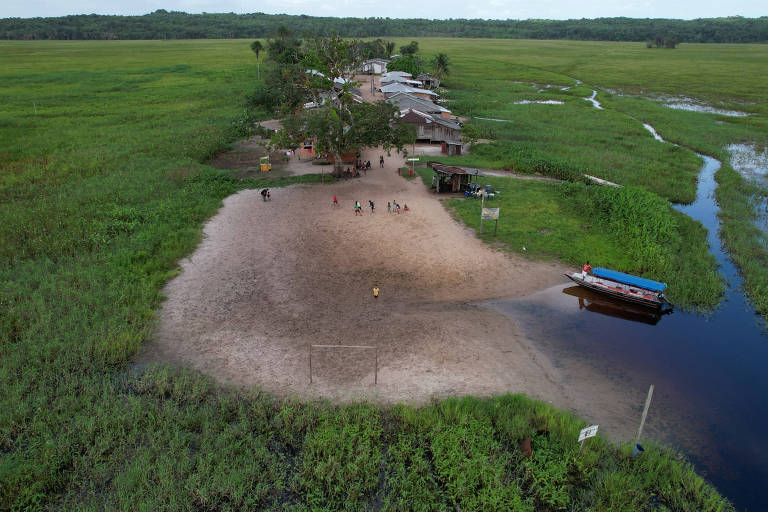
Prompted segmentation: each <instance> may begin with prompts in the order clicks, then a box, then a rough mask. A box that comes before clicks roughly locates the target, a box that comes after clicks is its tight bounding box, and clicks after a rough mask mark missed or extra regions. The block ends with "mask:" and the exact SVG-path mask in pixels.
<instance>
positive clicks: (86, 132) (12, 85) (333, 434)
mask: <svg viewBox="0 0 768 512" xmlns="http://www.w3.org/2000/svg"><path fill="white" fill-rule="evenodd" d="M451 44H455V43H453V42H452V43H451ZM462 44H467V45H468V49H466V50H462V52H459V51H458V49H459V48H460V46H455V47H454V49H452V50H446V53H448V54H449V55H451V59H452V63H453V65H454V72H453V73H452V76H460V75H462V74H463V73H466V71H464V70H467V69H468V68H469V67H470V66H469V63H468V59H467V56H468V55H469V54H470V53H471V52H472V51H476V49H477V48H478V46H477V45H484V44H487V42H474V41H470V42H467V41H462ZM507 44H509V43H507ZM527 44H529V45H530V44H531V43H527ZM427 45H429V46H431V47H432V48H438V47H440V48H442V47H443V43H441V42H438V41H428V42H424V43H423V46H422V47H426V46H427ZM549 47H550V43H541V47H540V49H539V51H540V53H541V54H542V55H546V54H547V53H548V52H549ZM471 48H474V50H472V49H471ZM534 50H535V48H534V47H532V46H528V47H527V48H526V52H527V53H528V54H529V55H528V56H527V57H526V58H531V59H532V58H534V55H533V53H534ZM518 51H519V49H518V48H515V47H514V46H510V47H508V48H507V49H506V50H505V53H504V54H505V55H508V54H513V53H516V52H518ZM587 53H588V52H587ZM654 53H656V52H654ZM484 54H487V52H484ZM656 54H657V55H658V53H656ZM462 55H463V57H462ZM0 63H2V66H1V67H0V76H1V77H2V83H3V84H4V85H3V87H2V89H0V100H2V103H3V105H4V107H5V114H6V115H5V117H4V118H3V119H2V121H0V157H1V158H0V166H1V167H0V197H2V201H0V218H2V219H3V222H2V223H1V224H0V240H1V241H2V243H1V244H0V248H1V250H0V305H1V306H2V315H0V384H1V386H2V389H3V393H1V394H0V410H2V411H3V414H1V415H0V509H2V510H39V509H49V510H71V509H74V508H78V509H82V510H97V509H98V510H101V509H104V508H114V509H126V510H127V509H131V510H156V509H164V510H186V509H192V508H199V509H233V510H234V509H249V510H250V509H257V508H266V509H269V508H271V509H283V510H285V509H287V510H309V509H313V508H316V506H317V505H319V504H323V506H325V507H326V508H327V509H329V510H345V509H346V510H359V509H365V508H373V507H376V508H380V509H386V510H400V509H402V508H403V506H404V504H403V500H405V499H407V500H408V502H407V503H408V504H409V506H410V507H412V508H414V509H425V510H427V509H429V510H431V509H435V510H442V509H456V508H458V507H460V508H461V509H462V510H534V509H535V510H563V509H568V508H570V509H581V510H637V509H642V508H644V507H659V508H666V509H669V510H730V509H731V506H730V504H729V503H728V502H727V501H726V500H725V499H723V498H722V497H721V496H720V495H718V493H717V492H716V491H715V490H714V489H713V488H712V487H711V486H710V485H709V484H707V483H706V482H705V481H704V480H703V479H702V478H701V477H699V476H697V475H696V474H695V473H694V472H693V470H692V469H691V467H690V466H689V465H687V464H686V463H685V462H684V461H683V460H681V457H680V456H678V455H676V454H674V453H670V452H668V451H666V450H664V449H663V448H659V447H654V448H651V449H646V452H645V454H644V455H643V456H642V457H641V458H633V457H631V456H630V454H629V449H628V447H616V446H613V445H611V444H609V443H607V442H605V441H604V440H602V439H601V438H599V437H598V438H596V439H593V440H591V441H589V444H588V445H587V448H585V452H584V453H583V454H582V455H581V456H579V455H578V453H577V452H578V447H577V443H576V442H575V439H576V436H577V435H578V430H579V429H580V428H581V427H583V426H584V423H583V422H581V421H579V420H577V419H574V418H572V417H570V416H569V415H567V414H564V413H561V412H558V411H555V410H554V409H552V408H551V407H549V406H547V405H545V404H541V403H537V402H533V401H531V400H528V399H526V398H524V397H520V396H502V397H497V398H491V399H474V398H466V399H450V400H445V401H440V402H436V403H434V404H431V405H428V406H425V407H422V408H413V407H406V406H402V407H394V408H382V407H379V406H374V405H368V404H357V405H344V406H334V405H331V404H328V403H303V402H297V401H294V400H290V399H286V400H278V399H276V398H274V397H269V396H266V395H264V394H262V393H259V392H258V391H256V390H250V391H235V390H232V389H228V388H221V387H217V386H216V385H214V384H213V383H212V382H211V381H210V380H209V379H208V378H206V377H203V376H201V375H200V374H199V373H196V372H192V371H178V370H172V369H168V368H165V367H158V366H150V367H144V366H137V365H134V364H132V363H131V357H132V356H133V355H134V354H135V353H136V352H137V351H138V350H139V347H140V345H141V344H142V343H143V342H145V341H147V339H148V338H149V337H150V336H151V332H152V328H153V319H154V314H155V310H156V309H157V307H158V305H159V303H160V301H161V300H162V294H161V293H162V292H161V290H162V287H163V285H164V284H165V282H166V280H167V279H168V278H169V277H170V276H172V275H173V274H174V272H175V271H176V269H177V262H178V260H179V259H180V258H182V257H184V256H185V255H188V254H189V253H190V252H191V251H192V249H193V248H194V246H195V245H196V244H197V243H198V241H199V239H200V234H201V231H200V230H201V226H202V223H203V222H204V221H205V220H206V219H207V218H209V217H210V216H211V215H212V214H213V213H214V212H215V211H216V210H217V208H218V207H219V206H220V204H221V200H222V199H223V198H224V197H226V196H227V195H229V194H232V193H233V192H235V191H237V190H239V189H242V188H245V187H261V186H264V185H269V186H278V185H280V184H286V183H290V182H292V181H293V180H315V179H316V178H315V177H312V176H310V177H300V178H286V179H283V180H280V181H279V182H267V181H260V180H240V179H236V178H235V177H234V176H233V175H232V174H231V173H229V172H226V171H219V170H215V169H213V168H211V167H210V166H208V165H206V164H205V163H203V162H205V161H207V160H208V159H209V158H210V157H211V156H213V155H215V154H217V153H218V152H220V151H221V150H223V149H225V148H226V147H228V143H229V142H231V141H232V140H234V139H235V138H236V137H239V136H241V135H242V133H243V131H242V130H241V128H242V123H241V122H240V121H241V120H243V119H250V118H252V117H253V116H254V115H258V112H255V113H254V112H251V113H248V115H247V116H244V111H243V107H242V106H241V105H242V103H243V100H244V97H245V95H246V93H248V92H250V91H251V90H252V88H253V84H254V83H255V82H256V73H257V72H256V67H255V66H254V65H253V64H254V56H253V53H252V52H251V50H250V47H249V41H195V42H190V41H178V42H167V41H152V42H135V41H131V42H109V43H97V42H25V43H18V42H2V43H0ZM474 65H477V63H475V64H474ZM462 66H463V68H464V70H462V69H461V68H462ZM521 69H522V68H521ZM531 76H538V77H542V78H543V77H545V76H546V77H547V78H550V77H552V76H559V75H557V73H552V72H543V71H532V72H531ZM531 76H529V77H528V78H531ZM457 89H458V87H457ZM584 92H586V91H582V93H584ZM574 94H575V93H574ZM575 100H578V101H582V100H581V99H579V97H578V96H574V97H573V98H571V99H569V102H571V103H575V104H574V107H575V105H576V104H578V105H579V106H580V107H582V108H585V109H588V108H589V104H588V103H586V102H583V105H582V104H581V103H576V102H575ZM537 107H539V106H537ZM540 107H541V108H561V107H562V106H550V105H541V106H540ZM755 108H758V107H755ZM760 108H762V107H760ZM615 122H616V123H619V120H618V119H616V120H615ZM744 122H746V123H752V122H759V121H756V120H755V119H751V118H746V121H744ZM626 126H627V127H628V128H627V131H628V132H629V131H630V130H634V128H631V129H630V128H629V126H630V125H629V123H627V125H626ZM739 126H740V125H739ZM662 128H663V127H662ZM543 129H544V128H540V127H539V128H531V129H530V130H531V133H539V131H540V130H543ZM640 134H641V132H640V131H637V132H636V133H633V134H629V135H628V137H629V139H628V140H630V141H636V142H637V143H638V144H640V142H639V141H640ZM664 135H665V136H668V137H669V135H667V134H666V133H664ZM606 136H607V135H606ZM643 144H644V143H643ZM543 147H550V148H551V147H555V146H554V144H553V145H552V146H542V148H543ZM589 148H591V149H589V150H590V151H597V150H596V149H594V148H592V147H591V146H589ZM541 151H543V149H541ZM680 153H681V154H682V155H684V156H681V160H682V162H683V163H681V164H680V165H677V166H675V167H674V173H676V174H675V175H676V176H679V177H681V179H680V183H679V184H677V185H675V191H674V192H670V195H665V194H662V196H663V197H673V195H672V194H673V193H674V194H680V195H681V197H682V196H684V194H685V193H687V192H686V190H687V188H686V187H688V186H691V185H690V184H691V183H692V180H689V181H690V183H689V184H688V185H686V183H687V182H686V178H687V177H688V175H690V176H693V175H694V172H695V169H694V167H695V166H694V165H693V163H694V160H693V159H692V158H691V157H690V156H685V155H687V153H686V152H685V151H681V152H680ZM542 154H543V153H542ZM657 156H658V159H659V160H660V161H662V160H663V159H664V157H663V156H661V154H658V155H657ZM566 157H567V154H561V155H554V157H553V158H559V159H561V161H563V162H565V161H567V158H566ZM600 169H603V170H605V172H608V170H609V169H610V167H609V166H608V165H604V166H603V167H601V168H599V169H598V170H600ZM625 170H626V169H625ZM670 182H671V183H677V182H675V181H674V180H671V181H670ZM637 185H638V186H639V187H640V188H637V189H630V188H627V189H626V190H627V191H626V192H622V193H626V194H635V195H638V196H642V197H643V198H644V200H646V201H648V202H650V203H652V204H655V203H654V202H657V201H660V199H659V197H662V196H658V197H657V196H656V195H653V194H652V192H649V191H648V190H651V191H653V190H655V189H653V188H652V186H651V185H650V184H648V183H644V182H642V181H640V182H638V183H637ZM320 186H322V185H320ZM525 191H526V189H525V188H520V189H519V192H520V197H521V200H522V198H525V197H526V196H528V195H531V196H534V197H535V195H536V194H538V195H539V197H541V198H543V199H542V200H547V199H548V198H549V199H551V200H552V201H557V204H555V206H553V208H561V205H564V207H565V209H563V210H561V211H564V212H566V213H567V214H568V215H567V216H564V217H563V222H566V221H569V222H570V221H573V220H574V219H577V221H576V223H575V224H574V223H573V222H571V224H570V225H569V226H567V229H573V230H577V229H580V226H579V225H578V219H580V218H581V217H580V216H582V217H583V216H585V215H586V216H587V217H589V216H592V217H594V219H595V222H596V223H597V222H601V223H607V222H610V220H609V219H607V218H605V217H604V216H601V215H602V214H601V213H600V206H599V205H600V204H601V201H602V198H601V197H600V194H602V192H594V196H593V195H592V194H593V192H592V191H590V192H587V191H586V190H585V189H584V187H581V186H580V185H572V186H570V187H563V188H562V189H555V188H551V189H549V188H545V187H541V189H540V190H539V189H537V188H536V187H533V186H531V187H530V188H529V189H528V194H524V193H523V192H525ZM657 192H659V193H661V192H660V191H657ZM724 211H725V208H724ZM596 212H597V213H596ZM569 219H570V220H569ZM667 220H668V219H667V217H665V216H659V217H658V218H653V219H651V220H650V222H652V223H657V222H658V223H659V226H661V227H662V231H660V233H659V234H660V236H662V237H671V238H674V236H675V234H674V232H672V231H670V230H669V225H668V224H665V223H666V222H667ZM655 225H656V224H654V226H655ZM619 227H620V226H619ZM553 229H562V230H563V231H564V230H565V228H560V227H558V226H555V227H554V228H553ZM691 229H692V230H693V231H695V229H694V228H691ZM679 230H680V228H678V231H679ZM595 233H597V231H595ZM681 236H685V235H684V234H683V235H681ZM697 236H698V235H697ZM594 237H595V238H594V239H595V240H596V243H602V244H603V245H605V246H606V247H609V246H611V244H615V243H616V241H615V240H607V241H606V240H601V239H600V236H599V235H598V234H595V235H594ZM667 239H668V238H663V239H660V240H658V242H664V241H667ZM531 247H532V248H534V249H536V250H538V249H537V246H536V245H535V242H534V243H533V244H532V245H531ZM542 247H543V249H542V251H541V252H542V253H546V252H548V251H550V249H549V246H543V245H542ZM610 251H613V252H610ZM563 254H565V257H568V256H567V254H566V253H563ZM606 254H613V255H614V256H616V257H617V258H618V257H619V256H617V255H616V254H617V253H616V252H615V250H614V248H610V247H609V248H607V249H606ZM555 255H556V256H559V255H558V254H555ZM576 256H577V255H574V257H576ZM527 436H531V438H532V447H533V450H534V453H535V454H536V457H535V458H534V459H528V458H525V457H523V456H522V455H521V454H520V452H519V450H518V448H517V445H518V443H519V442H520V441H522V440H523V439H524V438H526V437H527Z"/></svg>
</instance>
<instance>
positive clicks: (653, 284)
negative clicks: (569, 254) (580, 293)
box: [565, 267, 667, 308]
mask: <svg viewBox="0 0 768 512" xmlns="http://www.w3.org/2000/svg"><path fill="white" fill-rule="evenodd" d="M565 276H566V277H567V278H568V279H570V280H571V281H573V282H574V283H576V284H578V285H579V286H583V287H584V288H588V289H590V290H593V291H596V292H600V293H602V294H605V295H609V296H611V297H614V298H617V299H621V300H626V301H629V302H634V303H635V304H642V305H644V306H650V307H654V308H660V307H662V306H663V305H664V304H667V299H666V297H664V293H663V292H664V290H665V289H666V288H667V285H666V284H665V283H660V282H658V281H653V280H651V279H646V278H644V277H638V276H633V275H632V274H625V273H623V272H617V271H616V270H610V269H607V268H600V267H596V268H594V269H592V274H588V273H586V272H566V273H565Z"/></svg>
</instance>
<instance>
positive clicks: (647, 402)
mask: <svg viewBox="0 0 768 512" xmlns="http://www.w3.org/2000/svg"><path fill="white" fill-rule="evenodd" d="M652 397H653V384H651V387H650V388H648V398H646V399H645V407H643V415H642V416H641V417H640V426H639V427H638V428H637V436H636V437H635V445H637V443H639V442H640V435H641V434H642V433H643V426H644V425H645V417H646V416H648V408H649V407H650V406H651V398H652Z"/></svg>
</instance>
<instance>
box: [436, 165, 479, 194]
mask: <svg viewBox="0 0 768 512" xmlns="http://www.w3.org/2000/svg"><path fill="white" fill-rule="evenodd" d="M427 165H428V166H429V167H431V168H432V171H433V175H432V186H431V188H433V189H434V190H435V192H437V193H440V192H464V191H465V190H467V189H468V188H470V183H477V178H479V177H482V176H483V175H482V174H480V172H478V171H477V170H476V169H464V168H463V167H455V166H451V165H445V164H442V163H440V162H429V163H427ZM475 186H477V185H475Z"/></svg>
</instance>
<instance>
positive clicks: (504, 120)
mask: <svg viewBox="0 0 768 512" xmlns="http://www.w3.org/2000/svg"><path fill="white" fill-rule="evenodd" d="M472 119H482V120H483V121H497V122H499V123H511V122H512V121H510V120H509V119H494V118H492V117H477V116H474V117H473V118H472Z"/></svg>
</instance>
